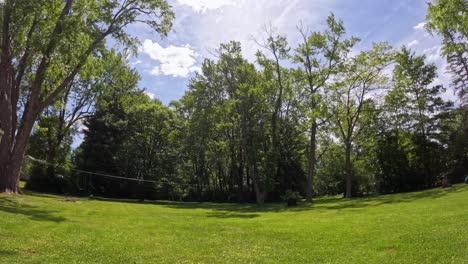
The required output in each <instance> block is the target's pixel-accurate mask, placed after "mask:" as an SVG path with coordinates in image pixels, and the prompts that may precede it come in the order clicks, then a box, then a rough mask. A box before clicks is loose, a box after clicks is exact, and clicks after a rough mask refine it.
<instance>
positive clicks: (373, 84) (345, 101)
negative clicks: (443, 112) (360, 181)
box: [329, 43, 394, 198]
mask: <svg viewBox="0 0 468 264" xmlns="http://www.w3.org/2000/svg"><path fill="white" fill-rule="evenodd" d="M393 57H394V56H393V52H391V51H390V46H389V45H388V44H387V43H377V44H373V47H372V49H371V50H368V51H362V52H361V53H360V54H358V55H357V56H355V57H352V58H349V59H348V60H347V62H346V64H345V65H344V70H343V72H342V73H341V74H340V76H339V79H337V81H336V83H335V84H334V88H333V89H332V90H331V93H330V101H329V105H330V106H331V111H332V113H333V121H334V123H335V125H336V130H337V132H336V136H337V137H338V138H339V139H340V141H341V143H342V144H343V149H344V153H345V168H344V171H345V179H346V191H345V197H346V198H351V197H352V196H353V188H352V185H353V184H352V182H353V177H352V171H353V168H352V160H351V155H352V150H353V144H354V143H355V142H356V140H357V138H358V137H359V136H360V134H361V132H362V131H363V130H364V129H365V128H366V127H367V125H368V123H369V119H368V118H366V117H367V116H366V115H363V113H364V112H365V111H367V110H368V109H369V107H373V101H372V99H371V97H370V96H372V94H375V92H376V91H377V90H379V89H382V88H384V83H383V82H384V81H385V78H384V76H383V70H384V69H385V68H386V67H387V66H388V65H389V64H390V63H391V61H392V60H393Z"/></svg>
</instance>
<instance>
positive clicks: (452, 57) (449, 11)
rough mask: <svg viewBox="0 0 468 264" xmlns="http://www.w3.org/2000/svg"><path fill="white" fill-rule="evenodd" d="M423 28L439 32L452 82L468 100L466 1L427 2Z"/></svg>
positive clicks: (439, 0) (467, 5)
mask: <svg viewBox="0 0 468 264" xmlns="http://www.w3.org/2000/svg"><path fill="white" fill-rule="evenodd" d="M426 19H427V21H428V23H427V25H426V28H427V29H428V31H429V32H431V33H438V34H439V35H440V36H442V41H443V42H442V44H443V50H442V51H443V54H444V55H445V56H446V57H447V62H448V64H449V67H448V69H449V70H450V72H451V73H452V77H453V79H452V86H453V87H454V89H455V90H456V91H457V92H458V95H459V96H460V98H461V99H462V101H463V102H464V103H468V22H467V21H468V1H467V0H436V1H433V2H432V3H431V2H429V3H428V12H427V16H426Z"/></svg>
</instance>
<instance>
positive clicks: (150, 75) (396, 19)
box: [127, 0, 455, 104]
mask: <svg viewBox="0 0 468 264" xmlns="http://www.w3.org/2000/svg"><path fill="white" fill-rule="evenodd" d="M169 2H170V3H171V5H172V6H173V10H174V12H175V13H176V19H175V21H174V31H173V32H171V33H170V34H169V36H168V37H167V38H165V39H161V37H159V36H158V35H156V34H152V33H151V32H150V31H149V29H147V28H146V27H144V26H142V25H133V26H131V27H129V28H128V29H127V30H128V31H129V32H130V33H131V34H132V35H134V36H137V37H138V38H139V39H140V41H141V45H140V48H139V55H138V56H136V57H135V56H134V57H131V58H130V59H129V60H130V63H131V65H133V67H135V68H136V69H137V70H138V72H139V73H140V75H141V77H142V80H141V83H140V85H141V86H142V87H144V88H145V89H146V90H147V92H148V94H150V95H151V96H152V97H156V98H159V99H160V100H161V101H162V102H163V103H165V104H167V103H169V102H170V101H172V100H177V99H179V98H180V97H181V96H182V95H183V93H184V91H185V89H186V87H187V83H188V80H189V79H190V77H191V76H193V74H194V72H196V71H198V70H199V69H200V66H201V62H202V61H203V58H205V57H212V55H211V51H213V50H214V49H216V48H217V47H218V45H219V44H220V43H222V42H227V41H229V40H238V41H241V43H242V48H243V53H244V55H245V57H246V58H248V59H250V60H251V61H253V60H254V54H255V52H256V51H257V50H258V49H260V47H259V46H258V45H257V44H256V43H255V41H254V39H258V40H259V39H261V38H262V28H263V27H264V25H266V24H271V25H272V26H273V27H275V28H276V29H277V32H278V33H280V34H282V35H285V36H287V38H288V41H289V44H290V46H291V47H293V48H294V47H295V46H296V44H297V42H298V40H299V34H298V32H297V30H296V25H297V24H298V23H299V22H302V24H304V25H307V26H308V27H309V28H310V29H311V30H314V31H315V30H321V29H322V28H323V27H324V21H325V18H326V17H327V16H328V15H329V14H330V13H331V12H333V13H335V15H336V17H338V18H339V19H342V20H343V21H344V23H345V26H346V29H347V32H348V35H350V36H351V35H353V36H357V37H360V38H361V39H362V41H361V43H360V44H359V45H358V46H356V48H355V50H354V52H358V51H359V50H362V49H366V48H368V47H370V45H371V44H372V42H378V41H388V42H390V44H391V45H392V46H394V47H396V48H397V47H401V45H407V46H410V47H411V48H412V49H413V50H415V51H416V52H417V53H419V54H423V53H424V54H426V56H427V61H428V62H434V63H436V64H437V65H438V66H439V77H438V79H437V80H436V82H439V83H443V84H448V80H449V79H448V75H447V74H446V73H445V69H444V66H445V62H444V60H443V59H442V58H441V57H440V39H439V38H437V37H432V36H430V35H429V34H428V33H427V32H426V31H425V30H424V28H423V26H424V20H425V15H426V6H427V4H426V2H427V1H419V0H395V1H388V0H169ZM444 97H446V98H447V99H452V98H455V97H454V96H453V95H452V92H451V91H447V93H446V94H445V95H444Z"/></svg>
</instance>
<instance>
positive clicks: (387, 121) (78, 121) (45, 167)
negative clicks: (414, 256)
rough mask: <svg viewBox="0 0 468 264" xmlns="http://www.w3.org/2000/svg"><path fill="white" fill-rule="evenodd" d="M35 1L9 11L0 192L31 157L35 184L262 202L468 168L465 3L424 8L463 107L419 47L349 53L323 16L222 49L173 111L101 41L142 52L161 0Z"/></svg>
mask: <svg viewBox="0 0 468 264" xmlns="http://www.w3.org/2000/svg"><path fill="white" fill-rule="evenodd" d="M39 2H41V1H37V3H36V1H8V0H7V1H5V3H4V4H3V5H2V16H1V23H2V25H3V29H2V46H1V52H2V54H1V63H0V67H1V73H0V95H2V96H0V128H1V129H2V130H3V131H5V135H4V136H3V138H2V141H1V143H0V146H1V148H0V191H1V192H5V191H6V192H16V191H17V188H18V187H17V182H18V177H19V174H20V167H21V163H22V161H23V156H24V155H25V154H27V155H30V156H32V157H34V158H36V159H39V160H42V161H45V162H46V163H44V162H27V166H26V167H27V168H26V170H27V171H28V173H29V174H30V175H31V180H30V182H28V186H27V187H28V188H31V189H37V190H44V191H52V192H76V193H81V194H93V195H102V196H119V197H138V198H140V199H173V200H193V201H230V202H253V201H255V202H257V203H259V204H261V203H264V202H267V201H277V200H280V199H282V198H285V195H286V196H288V195H294V194H295V192H298V193H299V194H300V195H302V196H303V197H304V198H306V200H307V201H309V202H311V201H313V197H316V196H319V195H335V194H343V195H344V196H345V197H346V198H351V197H356V196H365V195H372V194H377V193H396V192H405V191H412V190H420V189H426V188H431V187H435V186H446V185H450V184H452V183H457V182H461V181H463V178H464V175H465V174H466V173H467V172H468V109H467V105H466V103H467V101H468V99H467V98H468V97H467V95H468V93H467V89H468V88H467V87H468V68H467V65H468V36H467V32H468V29H467V23H466V21H468V19H467V14H466V8H467V3H466V1H464V0H451V1H441V0H438V1H435V2H434V3H432V4H429V7H428V15H427V20H428V24H427V26H426V27H427V30H428V31H429V32H431V33H432V34H437V35H440V36H441V37H442V39H443V43H442V44H443V47H444V48H443V54H444V56H445V57H446V59H447V62H448V65H449V68H448V69H447V70H448V71H449V72H450V73H451V76H452V83H451V87H450V89H453V90H454V91H456V92H457V95H458V96H459V101H457V102H449V101H446V100H444V99H443V98H442V94H443V93H444V92H445V91H446V89H447V88H449V87H444V86H442V85H439V84H434V81H435V78H436V77H437V67H436V66H435V65H434V64H432V63H429V62H427V60H426V58H425V56H424V55H421V54H418V53H415V52H414V51H412V50H411V49H410V48H408V47H404V46H403V47H392V46H391V45H390V44H389V43H387V42H380V43H373V45H372V46H371V47H369V48H368V49H365V50H360V51H359V52H355V51H356V49H354V48H355V46H356V44H357V43H358V42H359V41H360V40H359V36H350V35H349V34H347V32H346V29H345V25H344V22H343V21H341V20H340V19H339V18H337V17H335V16H334V15H333V14H331V15H330V16H328V18H327V19H326V21H324V22H325V23H324V27H323V28H320V29H309V28H307V27H305V26H301V27H298V33H299V34H300V36H301V41H300V42H299V44H297V45H296V46H291V45H289V44H288V42H287V38H286V36H282V35H279V34H277V32H275V30H274V29H272V28H266V30H265V32H264V38H263V39H262V40H258V41H257V43H258V52H257V53H256V56H255V58H256V59H255V60H252V61H249V60H247V59H246V58H245V57H243V53H242V47H241V44H240V42H237V41H235V40H233V41H231V42H228V43H223V44H220V46H219V47H218V48H217V49H216V52H214V56H213V57H212V58H206V59H205V60H204V62H203V64H202V69H201V71H200V72H199V73H196V74H195V75H194V76H193V77H192V78H191V80H190V81H189V84H188V87H187V89H186V92H185V94H184V95H183V97H182V98H180V100H177V101H173V102H171V103H170V104H169V105H164V104H162V103H161V102H160V101H159V100H158V99H151V98H150V97H149V96H148V95H146V94H145V90H144V88H143V87H139V85H138V81H139V78H140V77H139V75H138V73H137V72H136V71H135V70H134V69H133V68H132V66H131V65H130V64H129V62H128V61H127V59H126V57H127V55H128V54H127V52H129V51H128V49H126V50H117V49H110V48H108V47H107V46H106V38H107V37H112V38H113V39H114V40H117V41H120V42H121V44H123V45H124V46H127V47H129V48H130V50H132V48H135V45H136V44H137V43H136V42H135V40H134V39H133V38H132V36H130V35H128V34H127V33H125V31H124V30H123V28H124V27H125V26H127V25H128V24H131V23H134V22H136V21H141V19H140V18H141V17H140V15H141V14H147V15H148V16H144V17H148V20H145V21H143V22H145V23H146V24H148V25H149V26H150V27H151V28H152V29H153V30H154V31H155V33H157V34H161V35H165V34H167V33H168V32H169V31H170V29H171V26H172V19H173V18H174V14H173V13H172V11H171V9H170V6H169V5H168V4H167V3H166V2H165V1H150V0H146V1H96V2H95V1H84V0H82V1H78V0H77V1H71V0H69V1H46V2H48V3H50V6H47V5H41V4H40V3H39ZM25 10H37V12H25ZM447 13H451V14H454V15H453V16H451V18H452V19H444V18H443V17H445V16H444V14H447ZM43 15H45V16H48V18H49V19H47V20H44V19H40V17H41V16H43ZM37 28H41V30H42V32H46V33H47V36H48V37H45V36H44V33H42V34H39V33H38V30H37ZM70 51H73V52H70ZM353 51H354V52H353ZM135 52H136V49H135ZM80 128H81V129H82V132H81V131H80ZM79 133H83V137H84V140H83V142H82V143H81V145H80V146H79V147H78V148H76V149H72V148H71V145H72V143H73V138H74V137H75V136H76V135H77V134H79ZM90 172H91V173H90ZM108 176H116V177H108ZM118 177H121V178H118ZM123 178H131V179H133V180H128V179H123ZM286 198H287V197H286Z"/></svg>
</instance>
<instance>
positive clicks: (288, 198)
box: [281, 190, 302, 206]
mask: <svg viewBox="0 0 468 264" xmlns="http://www.w3.org/2000/svg"><path fill="white" fill-rule="evenodd" d="M281 199H283V201H285V202H286V204H287V205H288V206H295V205H297V201H299V200H300V199H302V197H301V195H300V194H299V193H298V192H293V191H291V190H287V191H286V193H285V194H284V195H283V196H281Z"/></svg>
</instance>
